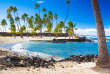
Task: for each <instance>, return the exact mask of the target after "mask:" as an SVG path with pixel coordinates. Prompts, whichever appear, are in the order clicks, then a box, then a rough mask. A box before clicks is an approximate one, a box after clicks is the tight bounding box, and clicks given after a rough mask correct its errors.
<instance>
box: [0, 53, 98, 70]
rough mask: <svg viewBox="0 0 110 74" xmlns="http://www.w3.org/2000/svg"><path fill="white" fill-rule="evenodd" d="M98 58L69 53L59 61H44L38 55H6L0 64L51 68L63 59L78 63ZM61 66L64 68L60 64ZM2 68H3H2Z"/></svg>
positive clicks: (8, 66) (7, 66) (9, 66)
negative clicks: (67, 56)
mask: <svg viewBox="0 0 110 74" xmlns="http://www.w3.org/2000/svg"><path fill="white" fill-rule="evenodd" d="M97 58H98V56H97V55H93V54H91V55H85V56H82V55H79V56H78V55H71V56H70V58H65V59H62V60H60V61H56V60H54V59H53V58H51V60H49V61H46V60H45V59H42V58H40V57H32V58H29V57H22V56H7V57H4V58H2V59H1V60H0V64H1V65H4V66H5V67H6V68H12V67H32V66H33V67H34V68H38V67H43V68H52V67H54V64H55V63H56V62H64V61H73V62H78V63H79V64H80V63H81V62H94V61H95V60H96V59H97ZM62 68H64V67H63V66H62ZM2 69H4V68H2Z"/></svg>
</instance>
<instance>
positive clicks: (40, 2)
mask: <svg viewBox="0 0 110 74" xmlns="http://www.w3.org/2000/svg"><path fill="white" fill-rule="evenodd" d="M36 2H37V3H39V4H42V3H44V1H36Z"/></svg>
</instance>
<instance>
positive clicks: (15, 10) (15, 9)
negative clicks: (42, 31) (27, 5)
mask: <svg viewBox="0 0 110 74" xmlns="http://www.w3.org/2000/svg"><path fill="white" fill-rule="evenodd" d="M13 12H14V17H15V18H16V15H15V13H16V12H17V8H16V7H14V8H13Z"/></svg>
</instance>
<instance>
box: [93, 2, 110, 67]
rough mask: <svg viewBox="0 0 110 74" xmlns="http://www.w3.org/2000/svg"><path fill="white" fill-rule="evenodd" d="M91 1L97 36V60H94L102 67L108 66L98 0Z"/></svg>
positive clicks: (109, 64)
mask: <svg viewBox="0 0 110 74" xmlns="http://www.w3.org/2000/svg"><path fill="white" fill-rule="evenodd" d="M91 2H92V7H93V12H94V16H95V22H96V26H97V38H98V60H97V62H96V66H97V67H100V68H104V67H108V66H110V63H109V54H108V50H107V44H106V38H105V31H104V26H103V22H102V18H101V13H100V9H99V5H98V0H91Z"/></svg>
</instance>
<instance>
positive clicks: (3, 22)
mask: <svg viewBox="0 0 110 74" xmlns="http://www.w3.org/2000/svg"><path fill="white" fill-rule="evenodd" d="M6 25H7V22H6V20H5V19H3V20H2V21H1V26H2V27H4V26H5V32H6ZM3 32H4V30H3Z"/></svg>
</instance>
